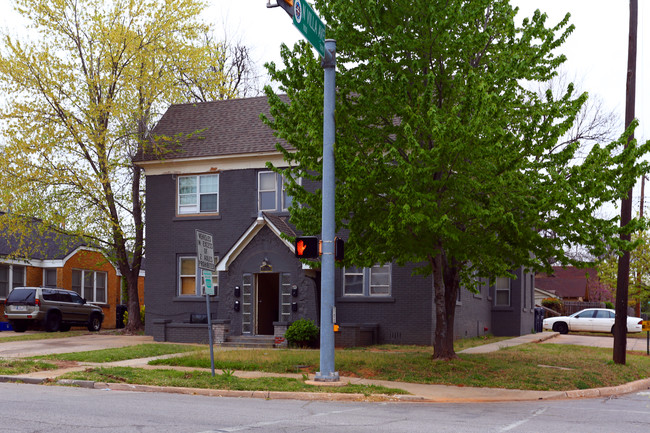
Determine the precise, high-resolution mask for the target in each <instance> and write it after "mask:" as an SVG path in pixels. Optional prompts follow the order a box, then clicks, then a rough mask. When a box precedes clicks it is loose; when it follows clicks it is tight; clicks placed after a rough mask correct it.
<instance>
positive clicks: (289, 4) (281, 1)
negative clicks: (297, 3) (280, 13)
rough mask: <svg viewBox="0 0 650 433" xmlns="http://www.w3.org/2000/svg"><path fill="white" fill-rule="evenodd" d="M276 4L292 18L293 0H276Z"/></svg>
mask: <svg viewBox="0 0 650 433" xmlns="http://www.w3.org/2000/svg"><path fill="white" fill-rule="evenodd" d="M277 3H278V6H280V7H281V8H282V9H284V10H285V12H286V13H288V14H289V16H290V17H291V18H293V0H277Z"/></svg>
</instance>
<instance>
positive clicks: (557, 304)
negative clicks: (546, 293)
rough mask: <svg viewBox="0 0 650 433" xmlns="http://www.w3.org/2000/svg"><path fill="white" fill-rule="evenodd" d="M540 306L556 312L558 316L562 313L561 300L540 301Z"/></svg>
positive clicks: (562, 304) (547, 299) (548, 299)
mask: <svg viewBox="0 0 650 433" xmlns="http://www.w3.org/2000/svg"><path fill="white" fill-rule="evenodd" d="M542 306H544V307H546V308H549V309H551V310H553V311H557V312H558V313H560V314H563V313H564V303H563V302H562V300H561V299H557V298H545V299H542Z"/></svg>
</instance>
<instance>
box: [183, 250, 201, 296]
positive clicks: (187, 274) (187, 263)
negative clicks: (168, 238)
mask: <svg viewBox="0 0 650 433" xmlns="http://www.w3.org/2000/svg"><path fill="white" fill-rule="evenodd" d="M196 273H197V268H196V257H179V258H178V295H179V296H197V295H198V294H199V285H198V284H197V283H196Z"/></svg>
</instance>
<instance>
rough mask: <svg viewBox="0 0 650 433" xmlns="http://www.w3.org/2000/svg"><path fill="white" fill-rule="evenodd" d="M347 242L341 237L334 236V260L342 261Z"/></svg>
mask: <svg viewBox="0 0 650 433" xmlns="http://www.w3.org/2000/svg"><path fill="white" fill-rule="evenodd" d="M344 250H345V243H344V242H343V239H341V238H334V260H336V261H337V262H342V261H343V257H344Z"/></svg>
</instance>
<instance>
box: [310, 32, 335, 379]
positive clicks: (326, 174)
mask: <svg viewBox="0 0 650 433" xmlns="http://www.w3.org/2000/svg"><path fill="white" fill-rule="evenodd" d="M322 65H323V69H324V70H325V88H324V102H323V185H322V188H323V209H322V229H321V234H322V237H323V255H322V257H321V307H320V371H319V372H317V373H316V376H315V378H314V379H315V380H317V381H321V382H336V381H338V380H339V373H338V372H337V371H334V321H333V316H334V314H335V310H334V308H335V306H334V270H335V266H334V230H335V224H334V205H335V199H334V188H335V186H334V185H335V182H334V176H335V174H334V139H335V127H336V125H335V123H334V105H335V102H336V41H335V40H333V39H326V40H325V58H324V59H323V63H322Z"/></svg>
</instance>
